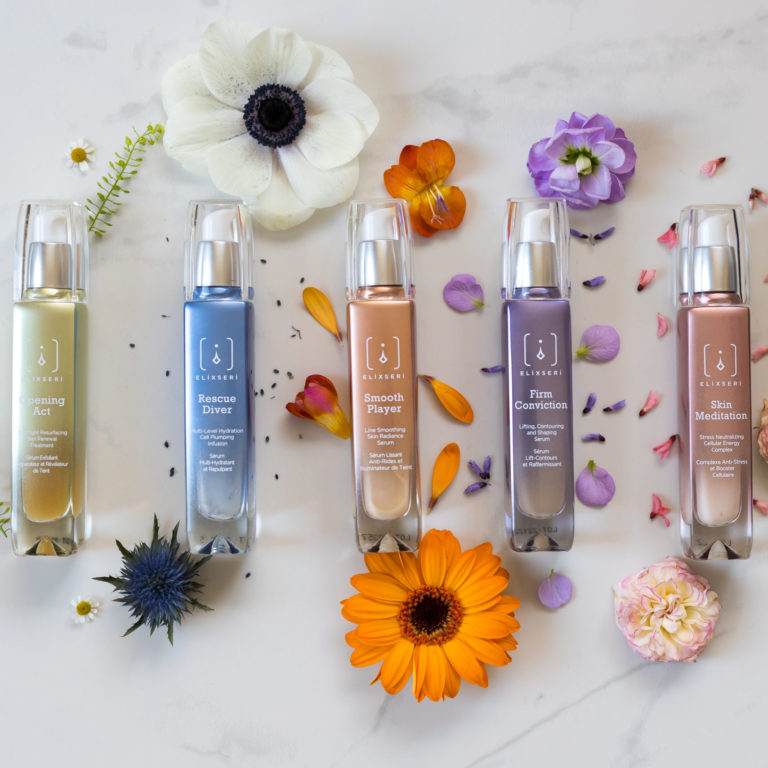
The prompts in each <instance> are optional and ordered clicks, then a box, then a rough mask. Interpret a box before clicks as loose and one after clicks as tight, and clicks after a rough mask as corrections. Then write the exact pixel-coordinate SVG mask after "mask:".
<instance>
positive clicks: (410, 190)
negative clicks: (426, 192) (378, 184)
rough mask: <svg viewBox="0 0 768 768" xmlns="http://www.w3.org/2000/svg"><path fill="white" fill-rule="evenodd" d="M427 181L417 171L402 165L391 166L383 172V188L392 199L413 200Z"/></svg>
mask: <svg viewBox="0 0 768 768" xmlns="http://www.w3.org/2000/svg"><path fill="white" fill-rule="evenodd" d="M426 184H427V181H426V180H425V179H423V178H422V177H421V176H420V175H419V174H418V172H417V171H415V170H411V169H410V168H406V167H405V166H404V165H393V166H392V167H391V168H390V169H389V170H387V171H384V186H385V187H386V188H387V192H389V194H390V195H391V196H392V197H402V198H403V200H406V201H407V200H413V198H414V197H416V196H417V195H418V194H419V193H420V192H421V191H422V190H423V189H424V187H425V186H426Z"/></svg>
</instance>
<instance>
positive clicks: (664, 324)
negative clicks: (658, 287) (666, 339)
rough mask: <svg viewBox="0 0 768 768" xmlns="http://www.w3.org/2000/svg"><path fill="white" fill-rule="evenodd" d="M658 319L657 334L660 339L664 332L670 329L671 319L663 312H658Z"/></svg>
mask: <svg viewBox="0 0 768 768" xmlns="http://www.w3.org/2000/svg"><path fill="white" fill-rule="evenodd" d="M656 319H657V321H658V324H657V328H656V336H657V337H658V338H659V339H660V338H661V337H662V336H664V334H666V333H667V331H669V320H667V318H666V317H664V315H662V314H661V312H657V313H656Z"/></svg>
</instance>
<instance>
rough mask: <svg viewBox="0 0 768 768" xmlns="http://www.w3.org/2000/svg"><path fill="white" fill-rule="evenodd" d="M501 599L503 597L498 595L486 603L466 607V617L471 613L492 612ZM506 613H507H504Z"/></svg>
mask: <svg viewBox="0 0 768 768" xmlns="http://www.w3.org/2000/svg"><path fill="white" fill-rule="evenodd" d="M500 599H501V595H496V597H492V598H490V599H488V600H486V601H485V602H484V603H476V604H474V605H465V606H463V607H464V613H465V614H466V615H469V614H470V613H482V612H483V611H492V610H494V609H495V608H497V607H498V605H499V600H500ZM504 613H506V611H504Z"/></svg>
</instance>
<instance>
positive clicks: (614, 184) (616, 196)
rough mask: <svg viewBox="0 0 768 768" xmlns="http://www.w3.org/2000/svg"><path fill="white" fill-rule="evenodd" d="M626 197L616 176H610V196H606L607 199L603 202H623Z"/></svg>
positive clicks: (622, 186) (622, 185)
mask: <svg viewBox="0 0 768 768" xmlns="http://www.w3.org/2000/svg"><path fill="white" fill-rule="evenodd" d="M626 196H627V193H626V192H625V191H624V184H623V183H622V181H621V179H620V178H619V177H618V176H616V175H615V174H613V175H612V176H611V194H610V195H608V199H607V200H606V201H605V202H606V203H618V202H619V200H623V199H624V198H625V197H626Z"/></svg>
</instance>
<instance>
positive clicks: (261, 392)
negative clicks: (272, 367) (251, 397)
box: [259, 389, 264, 397]
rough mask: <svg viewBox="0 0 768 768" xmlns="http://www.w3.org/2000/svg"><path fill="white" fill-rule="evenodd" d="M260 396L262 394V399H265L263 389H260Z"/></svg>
mask: <svg viewBox="0 0 768 768" xmlns="http://www.w3.org/2000/svg"><path fill="white" fill-rule="evenodd" d="M259 394H260V395H261V396H262V397H264V390H263V389H260V390H259Z"/></svg>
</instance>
